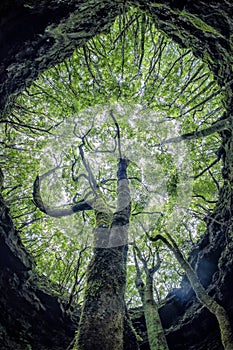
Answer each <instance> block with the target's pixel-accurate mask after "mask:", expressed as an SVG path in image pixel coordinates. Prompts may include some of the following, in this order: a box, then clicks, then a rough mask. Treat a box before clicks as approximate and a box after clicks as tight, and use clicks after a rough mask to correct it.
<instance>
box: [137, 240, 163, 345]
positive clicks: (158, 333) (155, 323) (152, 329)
mask: <svg viewBox="0 0 233 350" xmlns="http://www.w3.org/2000/svg"><path fill="white" fill-rule="evenodd" d="M137 256H138V258H139V260H140V261H141V262H142V264H143V269H144V272H145V274H146V283H144V282H143V279H142V272H141V269H140V267H139V264H138V261H137ZM148 260H149V259H148V258H147V259H145V257H143V256H142V254H141V251H140V249H138V247H137V246H136V245H134V261H135V266H136V270H137V275H136V281H135V284H136V287H137V289H138V292H139V294H140V298H141V301H142V305H143V309H144V315H145V319H146V328H147V334H148V339H149V344H150V349H151V350H153V349H154V350H156V349H161V350H163V349H165V350H166V349H168V345H167V341H166V337H165V334H164V330H163V326H162V324H161V320H160V316H159V311H158V305H156V302H155V297H154V286H153V280H154V274H155V273H156V272H157V271H158V270H159V268H160V264H161V260H160V257H159V253H157V263H156V265H155V264H154V257H153V265H152V267H150V268H149V267H148Z"/></svg>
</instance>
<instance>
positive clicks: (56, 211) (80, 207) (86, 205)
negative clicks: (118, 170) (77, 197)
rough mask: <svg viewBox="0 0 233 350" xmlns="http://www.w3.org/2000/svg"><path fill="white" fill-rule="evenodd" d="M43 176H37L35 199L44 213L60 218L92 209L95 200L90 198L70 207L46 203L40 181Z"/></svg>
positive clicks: (34, 188)
mask: <svg viewBox="0 0 233 350" xmlns="http://www.w3.org/2000/svg"><path fill="white" fill-rule="evenodd" d="M43 176H44V175H42V176H37V177H36V179H35V181H34V183H33V201H34V203H35V205H36V207H37V208H38V209H39V210H40V211H42V212H43V213H45V214H47V215H49V216H51V217H54V218H60V217H63V216H69V215H72V214H74V213H77V212H80V211H84V210H92V209H93V208H92V202H94V200H90V201H88V202H86V201H84V200H81V201H79V202H77V203H75V204H74V205H71V206H69V207H68V208H51V207H49V206H47V205H45V204H44V202H43V200H42V198H41V194H40V181H41V178H42V177H43Z"/></svg>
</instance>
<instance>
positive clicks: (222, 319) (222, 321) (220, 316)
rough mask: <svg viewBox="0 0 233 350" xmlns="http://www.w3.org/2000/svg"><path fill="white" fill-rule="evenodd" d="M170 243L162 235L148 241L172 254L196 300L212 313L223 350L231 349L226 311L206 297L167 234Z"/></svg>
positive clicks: (191, 270) (186, 262) (193, 272)
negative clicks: (163, 244)
mask: <svg viewBox="0 0 233 350" xmlns="http://www.w3.org/2000/svg"><path fill="white" fill-rule="evenodd" d="M167 235H168V237H169V240H170V242H169V241H168V240H167V239H166V238H165V237H164V236H162V235H157V236H155V237H151V238H150V240H151V241H152V242H156V241H158V240H161V241H162V242H164V243H165V244H166V245H167V246H168V247H169V249H170V250H171V251H172V252H173V253H174V255H175V257H176V259H177V260H178V261H179V263H180V265H181V266H182V267H183V269H184V271H185V273H186V275H187V277H188V279H189V281H190V283H191V286H192V288H193V290H194V292H195V294H196V296H197V298H198V300H199V301H200V302H201V303H202V304H203V305H204V306H205V307H207V308H208V310H209V311H210V312H211V313H213V314H214V315H215V316H216V318H217V320H218V323H219V328H220V332H221V340H222V344H223V347H224V349H226V350H227V349H229V350H230V349H232V346H233V337H232V330H231V324H230V319H229V317H228V314H227V311H226V310H225V309H224V307H222V306H221V305H220V304H219V303H217V302H216V301H215V300H214V299H213V298H212V297H211V296H209V295H208V293H207V292H206V290H205V289H204V288H203V286H202V284H201V282H200V280H199V278H198V276H197V274H196V272H195V271H194V270H193V268H192V266H191V265H190V264H189V263H188V261H187V260H186V259H185V258H184V256H183V254H182V253H181V251H180V249H179V247H178V246H177V244H176V242H175V241H174V239H173V238H172V237H171V235H170V234H168V233H167Z"/></svg>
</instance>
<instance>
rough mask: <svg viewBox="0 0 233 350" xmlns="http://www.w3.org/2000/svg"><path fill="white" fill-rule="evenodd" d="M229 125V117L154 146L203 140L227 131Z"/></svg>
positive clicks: (230, 121) (230, 122)
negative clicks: (216, 133)
mask: <svg viewBox="0 0 233 350" xmlns="http://www.w3.org/2000/svg"><path fill="white" fill-rule="evenodd" d="M231 124H232V120H231V117H228V118H226V119H220V120H218V121H217V122H215V123H214V124H213V125H211V126H210V127H208V128H206V129H202V130H199V131H194V132H188V133H186V134H183V135H181V136H178V137H171V138H170V139H167V140H164V141H162V142H161V143H158V144H156V146H163V145H166V144H169V143H179V142H181V141H186V140H196V139H199V138H203V137H206V136H208V135H211V134H214V133H215V132H220V131H222V130H225V129H228V128H229V127H231Z"/></svg>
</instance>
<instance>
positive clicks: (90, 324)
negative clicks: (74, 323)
mask: <svg viewBox="0 0 233 350" xmlns="http://www.w3.org/2000/svg"><path fill="white" fill-rule="evenodd" d="M127 166H128V162H127V160H126V159H120V161H119V164H118V173H117V177H118V203H117V210H116V212H115V213H114V214H113V216H111V213H110V212H109V209H108V208H107V206H106V205H105V203H104V201H103V200H101V199H98V200H99V203H98V205H96V206H95V213H96V228H95V230H94V232H95V238H94V242H95V248H94V254H93V258H92V260H91V262H90V264H89V267H88V276H87V286H86V290H85V299H84V305H83V310H82V315H81V320H80V327H79V331H78V340H77V347H78V350H94V349H96V350H97V349H98V350H99V349H101V350H110V349H114V350H123V349H124V323H125V318H126V313H125V301H124V294H125V286H126V259H127V250H128V246H127V231H128V226H129V217H130V203H131V198H130V192H129V186H128V180H127V175H126V169H127Z"/></svg>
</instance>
